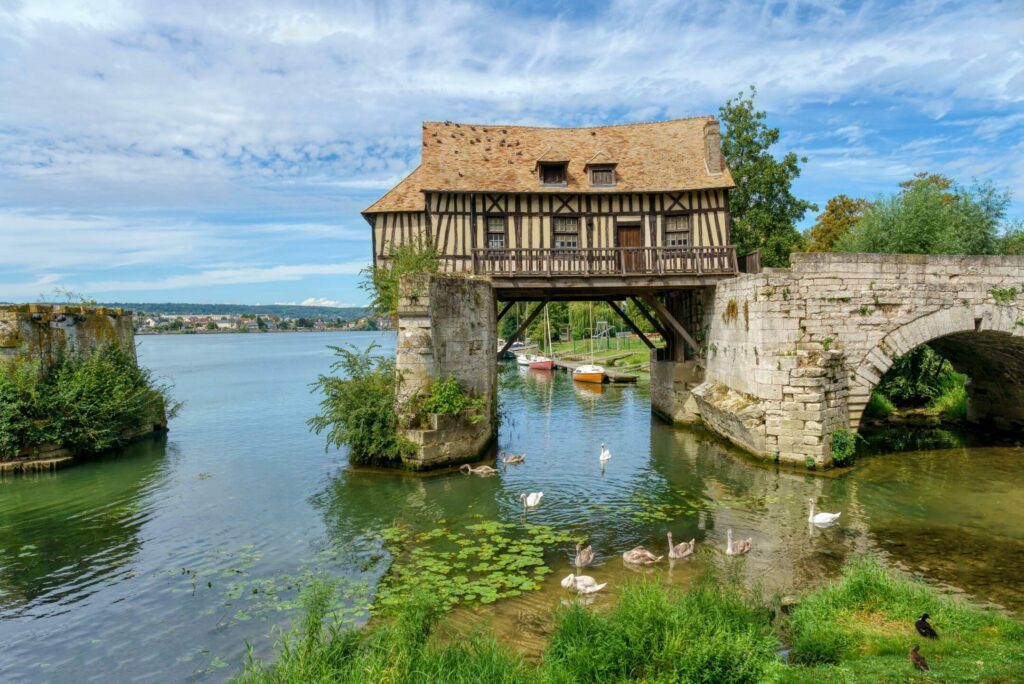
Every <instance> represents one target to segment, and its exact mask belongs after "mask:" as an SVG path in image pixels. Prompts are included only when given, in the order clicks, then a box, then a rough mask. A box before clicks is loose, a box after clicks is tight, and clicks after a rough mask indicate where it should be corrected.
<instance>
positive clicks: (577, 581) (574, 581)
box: [561, 573, 608, 594]
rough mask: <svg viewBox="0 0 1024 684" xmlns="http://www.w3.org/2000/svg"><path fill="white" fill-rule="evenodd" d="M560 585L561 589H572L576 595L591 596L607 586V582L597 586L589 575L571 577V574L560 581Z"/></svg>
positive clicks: (595, 581)
mask: <svg viewBox="0 0 1024 684" xmlns="http://www.w3.org/2000/svg"><path fill="white" fill-rule="evenodd" d="M561 584H562V587H563V588H565V589H572V590H573V591H575V592H576V593H577V594H593V593H595V592H598V591H601V590H602V589H604V588H605V587H606V586H608V583H607V582H602V583H601V584H598V583H597V580H595V579H594V578H593V577H590V576H589V575H573V574H571V573H570V574H569V576H568V577H566V578H565V579H563V580H562V582H561Z"/></svg>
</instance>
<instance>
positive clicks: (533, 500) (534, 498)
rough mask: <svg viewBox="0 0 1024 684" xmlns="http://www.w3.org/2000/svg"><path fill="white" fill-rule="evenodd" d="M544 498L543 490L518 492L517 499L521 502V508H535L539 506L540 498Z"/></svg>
mask: <svg viewBox="0 0 1024 684" xmlns="http://www.w3.org/2000/svg"><path fill="white" fill-rule="evenodd" d="M542 498H544V492H530V493H529V494H525V493H524V494H520V495H519V500H520V501H522V502H523V508H536V507H537V506H540V500H541V499H542Z"/></svg>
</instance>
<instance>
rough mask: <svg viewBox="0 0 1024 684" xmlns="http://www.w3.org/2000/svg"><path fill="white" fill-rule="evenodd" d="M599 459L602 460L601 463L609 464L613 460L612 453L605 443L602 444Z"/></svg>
mask: <svg viewBox="0 0 1024 684" xmlns="http://www.w3.org/2000/svg"><path fill="white" fill-rule="evenodd" d="M599 458H600V460H601V463H607V462H608V461H610V460H612V452H610V451H608V448H607V447H606V446H605V445H604V442H601V456H600V457H599Z"/></svg>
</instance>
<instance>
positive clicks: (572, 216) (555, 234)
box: [551, 214, 583, 249]
mask: <svg viewBox="0 0 1024 684" xmlns="http://www.w3.org/2000/svg"><path fill="white" fill-rule="evenodd" d="M562 220H571V221H575V225H576V244H575V245H573V246H572V247H564V246H563V247H560V246H558V245H556V244H555V241H556V240H557V239H558V236H559V235H569V233H568V232H564V231H563V232H559V231H558V230H556V229H555V224H556V223H557V222H558V221H562ZM581 224H582V221H580V215H579V214H566V215H559V216H552V217H551V248H552V249H580V245H581V244H582V243H583V228H582V225H581Z"/></svg>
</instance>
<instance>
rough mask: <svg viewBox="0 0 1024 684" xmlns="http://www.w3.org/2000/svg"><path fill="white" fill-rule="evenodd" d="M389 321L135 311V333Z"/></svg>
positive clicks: (367, 325) (360, 325) (358, 326)
mask: <svg viewBox="0 0 1024 684" xmlns="http://www.w3.org/2000/svg"><path fill="white" fill-rule="evenodd" d="M391 327H392V323H391V321H390V320H389V319H388V318H385V317H379V316H360V317H358V318H354V319H345V318H342V317H333V318H332V317H323V316H320V317H307V316H298V317H289V316H281V315H276V314H258V313H243V314H153V313H147V312H136V313H135V332H136V334H139V335H161V334H210V333H260V332H327V331H332V330H388V329H391Z"/></svg>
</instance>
